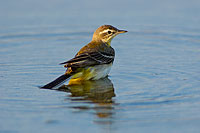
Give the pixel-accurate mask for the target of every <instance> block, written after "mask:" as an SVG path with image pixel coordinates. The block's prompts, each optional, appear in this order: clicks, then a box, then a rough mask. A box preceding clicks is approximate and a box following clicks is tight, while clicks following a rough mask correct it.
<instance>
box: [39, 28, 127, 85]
mask: <svg viewBox="0 0 200 133" xmlns="http://www.w3.org/2000/svg"><path fill="white" fill-rule="evenodd" d="M125 32H128V31H126V30H119V29H117V28H115V27H114V26H112V25H102V26H100V27H99V28H97V29H96V31H95V32H94V33H93V37H92V41H91V42H90V43H88V44H87V45H85V46H84V47H82V48H81V49H80V50H79V52H78V53H77V54H76V55H75V57H74V58H72V59H70V60H68V61H66V62H63V63H60V64H61V65H64V67H65V68H67V70H66V71H65V73H64V74H63V75H61V76H59V77H58V78H56V79H55V80H54V81H52V82H50V83H48V84H46V85H44V86H42V87H41V88H45V89H58V88H59V87H61V86H62V85H63V84H64V83H65V82H66V81H67V80H69V84H78V83H79V82H80V81H87V80H99V79H101V78H105V77H107V76H108V74H109V72H110V70H111V66H112V65H113V62H114V58H115V50H114V49H113V48H112V47H111V41H112V39H113V38H114V37H115V36H116V35H118V34H121V33H125Z"/></svg>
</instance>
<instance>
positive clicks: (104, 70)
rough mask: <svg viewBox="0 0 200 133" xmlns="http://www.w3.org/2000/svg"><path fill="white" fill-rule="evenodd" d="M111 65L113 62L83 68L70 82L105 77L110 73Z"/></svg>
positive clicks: (75, 82)
mask: <svg viewBox="0 0 200 133" xmlns="http://www.w3.org/2000/svg"><path fill="white" fill-rule="evenodd" d="M111 66H112V63H110V64H105V65H96V66H92V67H87V68H82V69H81V70H80V72H78V73H76V74H74V75H73V76H72V77H71V79H70V81H69V84H78V83H79V82H80V81H83V80H98V79H101V78H104V77H106V76H107V75H108V74H109V72H110V70H111Z"/></svg>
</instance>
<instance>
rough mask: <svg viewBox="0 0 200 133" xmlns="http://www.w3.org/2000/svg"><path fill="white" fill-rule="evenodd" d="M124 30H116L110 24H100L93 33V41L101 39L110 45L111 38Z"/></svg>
mask: <svg viewBox="0 0 200 133" xmlns="http://www.w3.org/2000/svg"><path fill="white" fill-rule="evenodd" d="M125 32H127V31H126V30H118V29H117V28H115V27H113V26H111V25H103V26H100V27H99V28H98V29H97V30H96V31H95V32H94V34H93V38H92V40H93V41H102V42H104V43H107V44H109V45H110V43H111V40H112V39H113V38H114V37H115V36H116V35H118V34H120V33H125Z"/></svg>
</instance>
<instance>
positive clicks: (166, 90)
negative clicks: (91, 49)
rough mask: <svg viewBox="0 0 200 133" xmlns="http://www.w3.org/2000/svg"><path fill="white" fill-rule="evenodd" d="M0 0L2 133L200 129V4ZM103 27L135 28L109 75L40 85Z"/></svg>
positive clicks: (118, 45)
mask: <svg viewBox="0 0 200 133" xmlns="http://www.w3.org/2000/svg"><path fill="white" fill-rule="evenodd" d="M0 3H1V4H0V7H1V8H0V17H1V21H0V29H1V30H0V90H1V93H0V132H2V133H4V132H5V133H27V132H30V133H32V132H44V133H46V132H48V133H49V132H83V131H84V132H124V131H126V132H145V133H146V132H152V133H160V132H166V133H169V132H170V133H171V132H172V133H173V132H174V133H177V132H185V133H187V132H192V133H195V132H196V133H198V132H199V131H200V128H199V125H200V114H199V110H200V87H199V86H200V76H199V74H200V69H199V68H200V45H199V44H200V27H199V23H200V16H199V14H198V13H197V12H200V8H199V6H200V2H199V1H195V0H192V1H186V0H183V1H178V0H177V1H167V2H163V1H162V2H159V1H156V0H152V1H148V2H147V1H143V0H142V1H141V0H140V1H136V0H135V1H123V2H122V1H109V2H108V1H104V0H103V1H101V2H97V1H94V2H91V1H85V2H83V1H78V2H77V3H75V2H70V1H69V2H67V1H64V0H59V1H22V2H18V1H15V2H14V1H13V2H9V1H4V2H3V1H1V2H0ZM105 3H106V4H105ZM180 3H181V4H180ZM102 24H112V25H114V26H116V27H118V28H120V29H125V30H128V31H129V32H128V33H126V34H123V35H119V36H118V37H116V38H115V39H114V40H113V41H112V46H113V47H114V48H115V50H116V59H115V62H114V65H113V67H112V70H111V73H110V76H109V77H108V79H104V80H100V81H97V82H87V83H83V84H81V85H79V86H68V87H66V88H62V89H60V90H57V91H56V90H47V89H39V88H38V86H41V85H44V84H45V83H47V82H49V81H51V80H53V79H54V78H56V77H58V76H59V75H61V74H63V73H64V71H65V68H64V67H63V66H60V65H58V64H59V63H60V62H64V61H66V60H68V59H70V58H72V57H73V56H74V55H75V54H76V52H77V51H78V50H79V49H80V48H81V47H82V46H84V45H85V44H87V43H88V42H89V41H90V40H91V38H92V33H93V31H94V30H95V29H96V28H97V27H98V26H100V25H102Z"/></svg>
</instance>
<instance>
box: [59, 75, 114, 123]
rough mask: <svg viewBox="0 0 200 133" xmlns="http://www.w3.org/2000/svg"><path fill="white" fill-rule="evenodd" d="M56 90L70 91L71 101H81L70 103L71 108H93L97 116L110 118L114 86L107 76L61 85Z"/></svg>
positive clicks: (80, 109) (81, 109)
mask: <svg viewBox="0 0 200 133" xmlns="http://www.w3.org/2000/svg"><path fill="white" fill-rule="evenodd" d="M58 91H64V92H68V93H71V95H70V100H71V101H72V102H75V103H77V102H79V103H83V104H81V105H80V104H72V105H73V106H72V108H73V109H77V110H78V111H85V110H94V111H95V114H96V115H97V116H98V118H111V117H112V115H113V113H114V112H113V109H114V107H113V105H114V104H115V103H114V100H112V98H113V97H115V93H114V87H113V84H112V82H111V80H110V79H109V78H107V77H106V78H103V79H100V80H95V81H82V82H78V83H76V84H68V85H63V86H62V87H60V88H59V89H58ZM84 103H86V104H84ZM92 105H94V106H92ZM91 106H92V107H91ZM96 122H100V121H96ZM107 122H108V121H107ZM104 124H105V123H104Z"/></svg>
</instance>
